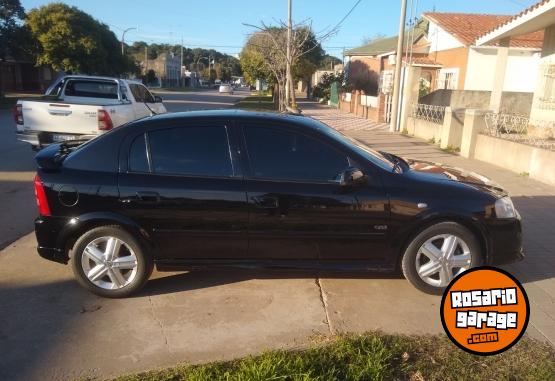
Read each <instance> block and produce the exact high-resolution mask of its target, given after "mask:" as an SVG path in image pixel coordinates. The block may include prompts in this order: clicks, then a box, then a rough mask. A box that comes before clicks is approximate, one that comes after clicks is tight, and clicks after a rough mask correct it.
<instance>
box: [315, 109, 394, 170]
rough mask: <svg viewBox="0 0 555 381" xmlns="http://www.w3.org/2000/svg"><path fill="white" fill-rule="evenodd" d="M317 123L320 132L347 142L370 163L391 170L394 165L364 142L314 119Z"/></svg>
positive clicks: (344, 142)
mask: <svg viewBox="0 0 555 381" xmlns="http://www.w3.org/2000/svg"><path fill="white" fill-rule="evenodd" d="M315 122H316V123H317V124H318V126H319V127H320V129H321V130H322V132H324V133H325V134H327V135H328V136H330V137H331V138H333V139H335V140H337V141H339V142H341V143H343V144H347V145H348V146H349V147H351V148H352V149H353V150H355V151H356V152H357V153H358V154H359V155H361V156H363V157H365V158H366V159H368V160H370V161H371V162H372V163H374V164H376V165H377V166H379V167H380V168H382V169H385V170H389V171H390V170H392V169H393V168H394V167H395V163H394V162H392V161H390V160H388V159H387V157H386V156H384V155H382V154H381V153H380V152H378V151H375V150H373V149H372V148H370V147H368V146H367V145H366V144H364V143H363V142H361V141H360V140H357V139H354V138H351V137H349V136H346V135H343V134H342V133H341V132H339V131H337V130H336V129H334V128H332V127H330V126H328V125H327V124H325V123H322V122H320V121H317V120H315Z"/></svg>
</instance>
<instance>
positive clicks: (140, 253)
mask: <svg viewBox="0 0 555 381" xmlns="http://www.w3.org/2000/svg"><path fill="white" fill-rule="evenodd" d="M72 262H73V273H74V274H75V277H76V279H77V281H78V282H79V283H80V284H81V285H82V286H83V287H85V288H87V289H88V290H90V291H92V292H93V293H95V294H97V295H100V296H104V297H108V298H121V297H126V296H129V295H131V294H133V293H135V292H137V291H138V290H140V289H141V288H142V287H143V286H144V284H145V283H146V281H147V280H148V278H149V277H150V274H151V272H152V267H153V264H152V259H151V258H150V255H148V253H147V252H146V251H145V250H144V249H143V248H142V246H141V245H140V243H139V242H138V241H137V239H135V237H133V236H132V235H131V234H129V233H128V232H127V231H125V230H124V229H122V228H120V227H118V226H102V227H97V228H94V229H91V230H89V231H87V232H86V233H85V234H83V235H82V236H81V237H80V238H79V239H78V240H77V242H76V243H75V246H74V248H73V255H72Z"/></svg>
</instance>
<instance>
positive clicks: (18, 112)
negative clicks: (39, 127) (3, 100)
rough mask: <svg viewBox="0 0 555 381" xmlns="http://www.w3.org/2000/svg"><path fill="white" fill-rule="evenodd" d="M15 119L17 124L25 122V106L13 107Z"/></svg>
mask: <svg viewBox="0 0 555 381" xmlns="http://www.w3.org/2000/svg"><path fill="white" fill-rule="evenodd" d="M13 119H14V120H15V123H16V124H20V125H21V124H23V106H22V105H15V106H14V108H13Z"/></svg>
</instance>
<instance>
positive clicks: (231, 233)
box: [35, 111, 523, 297]
mask: <svg viewBox="0 0 555 381" xmlns="http://www.w3.org/2000/svg"><path fill="white" fill-rule="evenodd" d="M36 160H37V163H38V166H39V169H38V173H37V176H36V178H35V192H36V199H37V203H38V208H39V214H40V216H39V217H38V218H37V220H36V222H35V230H36V235H37V240H38V252H39V254H40V255H41V256H42V257H44V258H47V259H50V260H53V261H56V262H61V263H68V262H69V260H70V258H71V260H72V264H73V270H74V273H75V275H76V278H77V280H78V281H79V283H80V284H81V285H83V286H85V287H86V288H88V289H89V290H91V291H92V292H94V293H96V294H99V295H102V296H106V297H122V296H127V295H130V294H132V293H134V292H136V291H137V290H139V289H140V288H141V287H142V286H143V285H144V284H145V282H146V281H147V280H148V278H149V276H150V274H151V271H152V269H153V267H154V266H156V268H157V269H158V270H162V271H165V270H166V271H169V270H171V271H174V270H191V269H199V268H207V267H215V266H217V267H220V268H221V267H241V268H281V269H288V270H291V269H301V270H322V271H340V272H348V271H350V272H369V273H371V272H376V271H378V272H383V271H395V270H398V269H401V270H402V271H403V273H404V275H405V277H406V278H407V279H408V280H409V281H410V282H411V283H412V284H413V285H414V286H416V287H417V288H418V289H420V290H422V291H425V292H428V293H440V292H442V290H443V289H444V288H445V287H446V286H447V285H448V284H449V282H450V281H451V280H452V279H453V278H454V277H455V276H456V275H457V274H459V273H460V272H462V271H465V270H467V269H468V268H470V267H473V266H477V265H480V264H493V265H499V264H503V263H508V262H513V261H516V260H519V259H522V258H523V254H522V244H521V242H522V237H521V222H520V216H519V214H518V212H517V211H516V210H515V208H514V207H513V204H512V202H511V199H510V198H509V197H508V196H507V193H506V192H505V191H503V190H502V189H500V188H499V187H498V186H497V185H495V184H494V183H492V182H490V181H489V180H488V179H486V178H484V177H482V176H479V175H476V174H474V173H468V172H464V171H463V170H460V169H456V168H451V167H445V166H440V165H437V164H433V163H427V162H421V161H412V160H406V159H403V158H401V157H398V156H395V155H392V154H389V153H386V152H377V151H374V150H372V149H370V148H369V147H367V146H365V145H364V144H362V143H361V142H358V141H356V140H353V139H350V138H348V137H346V136H344V135H342V134H340V133H339V132H337V131H335V130H334V129H332V128H330V127H328V126H327V125H325V124H323V123H321V122H318V121H316V120H314V119H311V118H308V117H302V116H291V115H279V114H264V113H248V112H242V111H210V112H188V113H177V114H166V115H159V116H154V117H151V118H147V119H143V120H140V121H136V122H133V123H130V124H128V125H125V126H122V127H119V128H117V129H114V130H112V131H109V132H107V133H106V134H104V135H102V136H100V137H98V138H96V139H94V140H92V141H90V142H87V143H85V144H82V145H80V146H72V143H69V142H68V143H65V144H56V145H52V146H49V147H47V148H46V149H44V150H42V151H41V152H39V153H38V155H37V156H36Z"/></svg>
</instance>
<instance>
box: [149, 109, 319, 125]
mask: <svg viewBox="0 0 555 381" xmlns="http://www.w3.org/2000/svg"><path fill="white" fill-rule="evenodd" d="M192 119H207V120H210V119H214V120H216V119H232V120H243V121H248V120H253V121H254V120H261V119H262V120H266V121H269V122H271V121H273V122H280V123H283V122H287V123H294V124H297V125H298V124H302V125H305V126H307V127H310V128H314V129H318V127H319V126H321V122H319V121H317V120H315V119H312V118H310V117H306V116H302V115H293V114H288V113H278V112H262V111H245V110H232V109H222V110H200V111H184V112H174V113H165V114H158V115H154V116H151V117H148V118H144V119H141V121H142V122H146V123H149V122H154V123H156V122H162V121H168V122H169V121H179V120H183V121H185V120H192ZM156 124H157V123H156Z"/></svg>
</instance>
